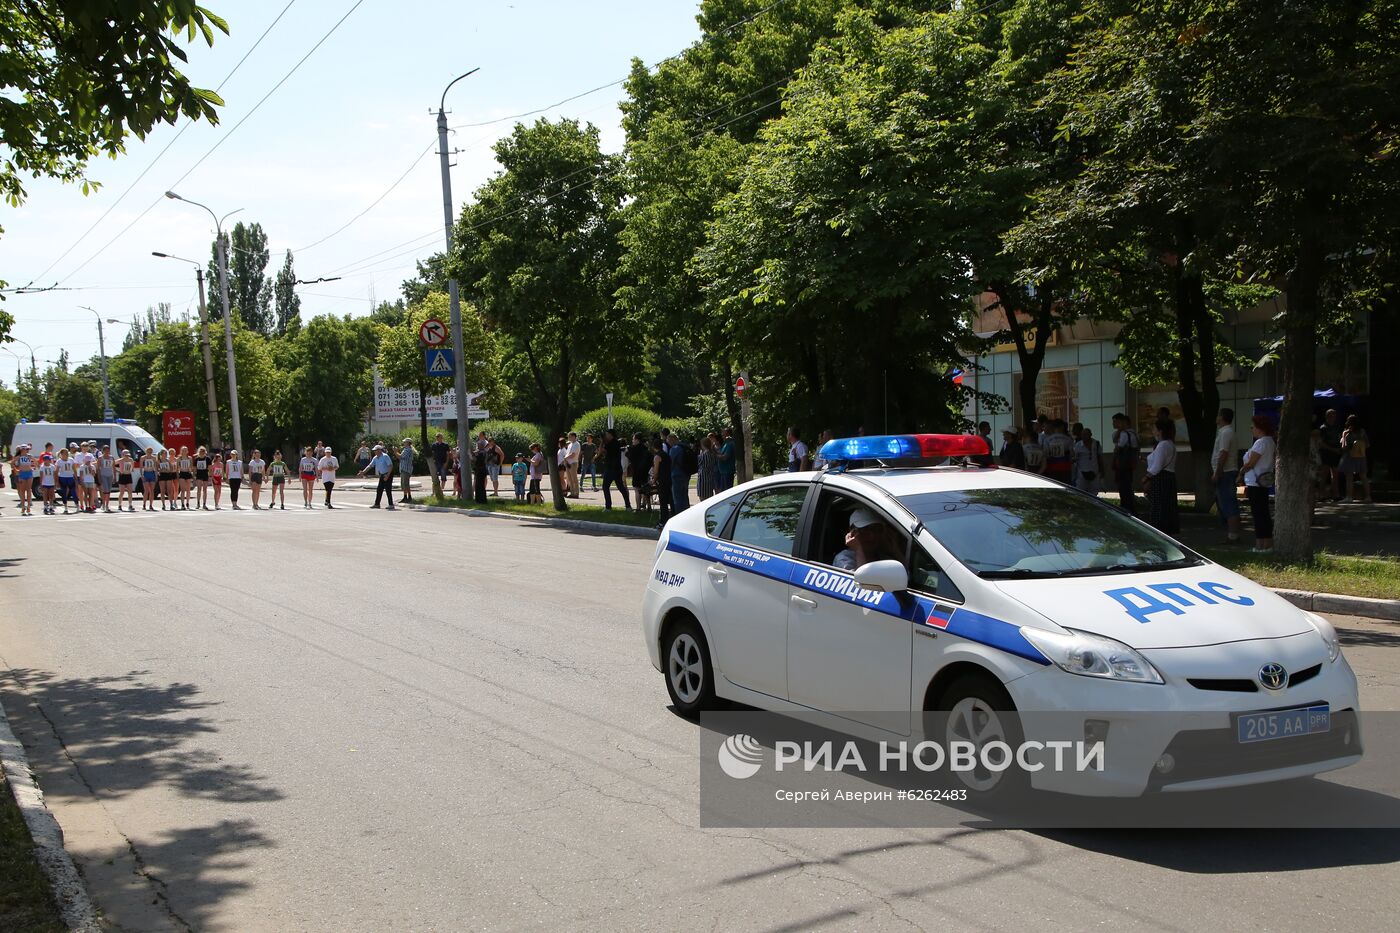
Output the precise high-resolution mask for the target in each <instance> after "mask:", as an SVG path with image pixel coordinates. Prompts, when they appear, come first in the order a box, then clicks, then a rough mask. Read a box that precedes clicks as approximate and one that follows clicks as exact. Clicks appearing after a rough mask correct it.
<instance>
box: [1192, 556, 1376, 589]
mask: <svg viewBox="0 0 1400 933" xmlns="http://www.w3.org/2000/svg"><path fill="white" fill-rule="evenodd" d="M1200 550H1201V552H1202V553H1203V554H1205V555H1206V556H1207V557H1209V558H1210V559H1211V560H1213V561H1215V562H1216V563H1218V564H1223V565H1225V566H1226V567H1229V568H1230V569H1231V570H1233V571H1235V572H1236V573H1239V574H1243V575H1244V576H1246V577H1249V579H1251V580H1253V581H1255V582H1256V583H1261V584H1263V585H1264V586H1271V587H1277V588H1282V589H1289V590H1305V591H1307V592H1310V593H1339V594H1342V595H1344V596H1367V597H1371V598H1373V599H1400V562H1397V561H1396V560H1394V559H1393V558H1387V557H1362V556H1357V555H1353V554H1331V553H1328V552H1327V551H1319V552H1317V554H1316V555H1314V557H1313V559H1312V560H1311V561H1310V562H1308V563H1306V564H1286V563H1283V562H1282V561H1279V560H1276V559H1275V558H1273V557H1272V556H1271V555H1268V554H1251V553H1249V552H1248V551H1246V550H1243V549H1241V548H1237V547H1236V548H1229V547H1207V548H1201V549H1200Z"/></svg>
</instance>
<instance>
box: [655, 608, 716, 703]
mask: <svg viewBox="0 0 1400 933" xmlns="http://www.w3.org/2000/svg"><path fill="white" fill-rule="evenodd" d="M661 656H662V657H663V658H664V659H665V665H666V692H667V693H669V694H670V695H671V702H672V703H673V704H674V705H675V707H676V711H677V712H679V713H681V714H682V715H684V716H695V715H696V714H698V713H699V712H700V711H701V710H704V709H710V708H712V707H713V706H714V702H715V675H714V669H713V667H712V666H711V665H710V648H709V645H708V644H707V643H706V642H705V634H704V632H702V631H700V626H699V625H697V624H696V623H695V622H694V621H692V620H690V619H684V620H682V621H680V622H677V623H676V624H675V625H673V626H671V627H670V629H669V630H668V631H667V632H666V637H665V639H664V640H663V641H662V644H661Z"/></svg>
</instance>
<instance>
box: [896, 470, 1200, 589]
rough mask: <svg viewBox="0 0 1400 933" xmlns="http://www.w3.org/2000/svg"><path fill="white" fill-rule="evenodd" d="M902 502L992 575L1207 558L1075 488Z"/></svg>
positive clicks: (1078, 571) (1091, 572) (1124, 568)
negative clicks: (1185, 548) (1197, 554)
mask: <svg viewBox="0 0 1400 933" xmlns="http://www.w3.org/2000/svg"><path fill="white" fill-rule="evenodd" d="M900 502H902V503H904V505H905V506H906V507H907V508H908V509H909V510H910V511H911V512H913V513H914V514H915V515H917V516H918V517H919V518H920V520H922V521H923V523H924V527H925V528H927V529H928V531H929V533H930V534H932V535H933V537H934V538H936V539H937V540H938V542H939V543H940V544H942V545H943V546H944V547H945V548H947V549H948V550H949V551H950V552H951V553H952V555H953V556H954V557H956V558H957V559H958V560H959V561H961V562H962V563H963V564H965V565H966V566H967V567H968V568H969V569H970V570H972V571H974V572H975V573H976V574H977V575H978V576H981V577H985V578H987V579H1008V580H1009V579H1021V578H1034V577H1065V576H1099V575H1104V574H1115V573H1134V572H1137V571H1144V570H1162V569H1167V568H1169V567H1184V566H1189V565H1191V564H1196V563H1200V562H1201V560H1200V558H1198V557H1196V556H1195V555H1193V554H1191V553H1190V552H1188V551H1185V550H1183V549H1182V548H1181V547H1179V546H1178V545H1177V544H1176V543H1175V542H1173V541H1172V540H1171V539H1169V538H1167V537H1166V536H1164V535H1161V534H1159V533H1158V532H1157V531H1156V530H1154V529H1153V528H1151V527H1149V526H1147V525H1144V524H1142V523H1141V522H1138V521H1136V520H1135V519H1132V518H1129V517H1128V516H1127V515H1125V514H1123V513H1122V512H1120V511H1118V510H1117V509H1115V508H1113V507H1111V506H1108V505H1105V504H1104V503H1102V502H1100V501H1099V500H1097V499H1095V498H1092V497H1090V496H1086V495H1084V494H1083V493H1079V492H1075V491H1074V490H1070V489H1051V488H1045V487H1036V488H1023V489H959V490H953V491H949V492H929V493H921V494H918V495H912V496H901V497H900Z"/></svg>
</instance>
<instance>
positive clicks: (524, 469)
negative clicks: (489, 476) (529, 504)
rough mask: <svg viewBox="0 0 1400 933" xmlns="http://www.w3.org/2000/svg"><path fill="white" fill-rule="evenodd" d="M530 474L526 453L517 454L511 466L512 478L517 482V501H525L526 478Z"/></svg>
mask: <svg viewBox="0 0 1400 933" xmlns="http://www.w3.org/2000/svg"><path fill="white" fill-rule="evenodd" d="M529 475H530V466H529V464H527V463H526V462H525V455H524V454H516V455H515V463H513V464H511V467H510V478H511V479H512V480H513V481H514V482H515V501H516V502H524V501H525V479H526V478H527V477H528V476H529Z"/></svg>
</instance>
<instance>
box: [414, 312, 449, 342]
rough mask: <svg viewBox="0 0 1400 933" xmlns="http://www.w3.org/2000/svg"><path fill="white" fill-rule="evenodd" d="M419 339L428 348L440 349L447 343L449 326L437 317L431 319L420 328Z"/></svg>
mask: <svg viewBox="0 0 1400 933" xmlns="http://www.w3.org/2000/svg"><path fill="white" fill-rule="evenodd" d="M418 339H419V340H421V341H423V345H424V346H427V347H440V346H442V345H443V344H444V343H447V325H446V324H444V323H442V321H439V320H438V319H437V318H435V317H430V318H428V319H427V320H426V321H424V322H423V326H422V327H420V328H418Z"/></svg>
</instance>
